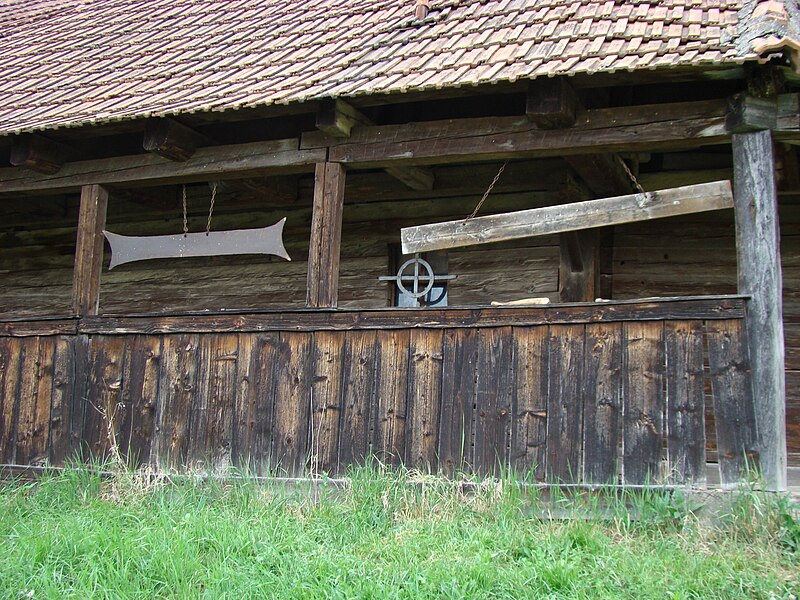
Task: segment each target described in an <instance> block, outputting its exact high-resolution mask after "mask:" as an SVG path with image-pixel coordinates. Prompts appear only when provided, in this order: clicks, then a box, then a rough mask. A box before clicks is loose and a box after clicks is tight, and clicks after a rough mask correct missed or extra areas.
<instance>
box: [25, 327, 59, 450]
mask: <svg viewBox="0 0 800 600" xmlns="http://www.w3.org/2000/svg"><path fill="white" fill-rule="evenodd" d="M56 340H57V338H55V337H52V336H48V337H42V338H39V354H38V356H37V357H36V370H37V372H38V373H37V378H36V388H35V395H34V396H33V397H32V398H31V401H32V402H34V411H33V429H32V430H31V437H30V450H29V451H30V454H29V455H28V459H27V461H26V463H28V464H37V465H41V464H46V463H47V462H48V458H49V456H50V411H51V408H52V402H53V371H54V365H55V358H56V357H55V353H56Z"/></svg>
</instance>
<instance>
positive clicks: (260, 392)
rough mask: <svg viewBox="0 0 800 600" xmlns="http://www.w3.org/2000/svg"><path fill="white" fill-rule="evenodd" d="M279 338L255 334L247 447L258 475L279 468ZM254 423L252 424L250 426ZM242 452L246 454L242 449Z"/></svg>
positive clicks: (252, 465) (272, 334) (277, 335)
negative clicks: (274, 440)
mask: <svg viewBox="0 0 800 600" xmlns="http://www.w3.org/2000/svg"><path fill="white" fill-rule="evenodd" d="M280 348H281V342H280V335H279V334H277V333H259V334H255V346H254V355H253V360H254V361H255V362H254V367H253V371H252V376H253V378H254V383H253V386H252V387H253V396H252V398H251V400H250V405H249V407H248V411H249V412H248V414H249V417H248V427H252V434H251V437H250V440H249V444H248V446H247V453H248V454H247V455H248V456H249V461H248V464H249V465H250V468H251V469H252V470H253V471H254V472H255V473H256V474H258V475H266V474H272V473H273V472H274V470H275V469H276V465H275V460H274V456H273V453H272V452H273V451H272V448H273V445H272V438H273V432H274V429H275V402H276V397H277V393H278V392H277V386H278V373H279V368H280V364H281V363H280V359H281V356H282V355H281V352H280ZM251 423H252V425H251ZM242 452H245V450H244V447H242Z"/></svg>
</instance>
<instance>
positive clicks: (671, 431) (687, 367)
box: [664, 321, 706, 486]
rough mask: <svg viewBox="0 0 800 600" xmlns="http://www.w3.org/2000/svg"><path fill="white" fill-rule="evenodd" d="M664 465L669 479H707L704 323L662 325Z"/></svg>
mask: <svg viewBox="0 0 800 600" xmlns="http://www.w3.org/2000/svg"><path fill="white" fill-rule="evenodd" d="M664 330H665V331H664V341H665V352H666V355H667V370H666V384H667V385H666V400H665V401H666V436H667V468H668V473H667V475H668V477H669V479H670V481H671V482H673V483H679V484H684V483H685V484H690V485H695V486H698V485H699V486H702V485H704V484H705V481H706V444H705V419H704V415H705V398H704V395H705V390H704V385H705V381H704V379H705V377H704V371H703V322H702V321H682V322H667V323H665V324H664Z"/></svg>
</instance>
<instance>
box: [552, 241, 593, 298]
mask: <svg viewBox="0 0 800 600" xmlns="http://www.w3.org/2000/svg"><path fill="white" fill-rule="evenodd" d="M560 245H561V261H560V265H559V269H558V292H559V301H561V302H592V301H594V299H595V298H597V292H598V287H599V286H598V280H599V276H600V273H598V263H599V260H598V255H599V245H598V235H597V230H596V229H592V230H588V231H568V232H566V233H562V234H561V235H560Z"/></svg>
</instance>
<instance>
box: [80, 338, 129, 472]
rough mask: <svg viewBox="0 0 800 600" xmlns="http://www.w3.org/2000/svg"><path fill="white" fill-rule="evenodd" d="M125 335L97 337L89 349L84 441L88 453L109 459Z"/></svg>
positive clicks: (115, 427)
mask: <svg viewBox="0 0 800 600" xmlns="http://www.w3.org/2000/svg"><path fill="white" fill-rule="evenodd" d="M126 342H127V340H126V338H125V337H124V336H97V337H95V338H93V339H92V340H91V344H90V347H89V348H90V352H89V385H88V389H87V396H86V397H87V403H86V409H85V412H84V425H83V438H82V439H83V443H84V446H85V448H86V449H87V451H88V452H89V454H90V455H91V456H93V457H97V458H100V459H106V458H109V457H110V456H111V455H110V454H109V451H110V450H111V449H112V448H113V447H115V446H116V445H117V443H118V441H119V440H118V436H119V433H120V409H121V404H122V394H121V392H122V388H123V385H124V382H123V380H122V375H123V366H124V364H123V363H124V357H125V344H126Z"/></svg>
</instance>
